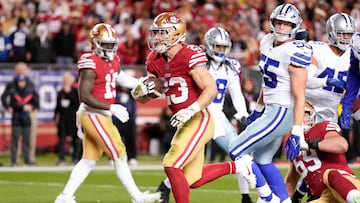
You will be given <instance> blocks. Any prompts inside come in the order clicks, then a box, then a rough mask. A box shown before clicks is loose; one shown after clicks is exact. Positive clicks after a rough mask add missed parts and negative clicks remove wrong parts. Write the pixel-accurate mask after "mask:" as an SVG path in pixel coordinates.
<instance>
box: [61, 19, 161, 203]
mask: <svg viewBox="0 0 360 203" xmlns="http://www.w3.org/2000/svg"><path fill="white" fill-rule="evenodd" d="M90 38H91V44H92V50H93V51H92V52H90V53H84V54H82V55H81V57H80V59H79V60H78V69H79V70H78V74H79V86H78V89H79V98H80V102H81V104H80V107H79V110H78V113H77V117H78V118H77V122H78V124H79V125H80V126H79V129H80V130H81V132H80V133H79V134H80V135H82V139H83V156H82V159H81V160H80V161H79V162H78V163H77V164H76V165H75V167H74V168H73V170H72V172H71V175H70V178H69V180H68V182H67V184H66V186H65V188H64V190H63V191H62V192H61V193H60V195H59V196H58V197H57V198H56V200H55V203H75V202H76V201H75V197H74V193H75V191H76V190H77V188H78V187H79V186H80V185H81V183H82V182H83V181H84V180H85V179H86V177H87V176H88V175H89V173H90V171H91V170H92V168H94V167H95V164H96V161H97V160H99V159H100V158H101V157H102V155H103V153H104V152H105V153H106V154H107V155H108V156H109V157H111V158H112V159H113V160H114V165H115V172H116V175H117V177H118V178H119V180H120V181H121V182H122V184H123V185H124V186H125V188H126V190H127V191H128V193H129V194H130V196H131V198H132V201H133V202H136V203H153V202H155V201H158V200H159V199H160V193H154V194H151V193H148V192H141V191H140V190H139V189H138V187H137V186H136V184H135V181H134V179H133V177H132V175H131V172H130V170H129V167H128V164H127V156H126V149H125V145H124V144H123V142H122V141H121V138H120V135H119V132H118V130H117V128H116V127H115V125H114V124H113V123H112V120H111V116H112V115H113V116H116V117H117V118H118V119H119V120H120V121H121V122H126V121H127V120H128V119H129V114H128V112H127V110H126V108H125V107H124V106H122V105H120V104H114V103H115V92H116V91H115V84H116V82H118V83H120V84H121V85H124V86H126V87H130V88H131V87H134V86H135V85H136V84H137V79H135V78H132V77H130V76H126V75H125V74H124V72H123V71H122V70H119V69H120V61H119V57H118V55H117V54H116V49H117V47H118V37H117V34H116V33H115V30H114V29H113V28H112V27H111V26H110V25H109V24H105V23H99V24H96V25H95V26H94V27H93V28H92V29H91V31H90Z"/></svg>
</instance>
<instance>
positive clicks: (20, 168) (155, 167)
mask: <svg viewBox="0 0 360 203" xmlns="http://www.w3.org/2000/svg"><path fill="white" fill-rule="evenodd" d="M276 166H277V167H278V168H281V169H286V168H288V167H289V165H288V164H286V163H281V164H276ZM349 166H350V168H360V164H349ZM73 167H74V166H33V167H26V166H17V167H10V166H2V167H0V172H47V171H49V172H53V171H71V170H72V169H73ZM129 167H130V169H131V170H134V171H139V170H146V171H150V170H163V167H162V165H158V164H156V165H137V166H129ZM93 170H94V171H111V170H114V166H110V165H107V166H106V165H99V166H95V168H94V169H93Z"/></svg>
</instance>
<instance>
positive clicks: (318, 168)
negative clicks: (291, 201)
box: [285, 102, 360, 203]
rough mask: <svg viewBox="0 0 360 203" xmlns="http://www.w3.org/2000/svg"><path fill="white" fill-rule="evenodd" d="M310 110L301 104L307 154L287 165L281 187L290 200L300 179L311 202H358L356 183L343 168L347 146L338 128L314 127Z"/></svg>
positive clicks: (326, 123) (328, 124)
mask: <svg viewBox="0 0 360 203" xmlns="http://www.w3.org/2000/svg"><path fill="white" fill-rule="evenodd" d="M315 123H316V114H315V111H314V107H313V106H312V105H311V104H310V103H308V102H307V103H306V104H305V116H304V121H303V126H304V132H305V140H306V142H307V143H308V145H309V150H308V151H302V152H301V155H300V156H298V157H297V158H296V159H294V160H293V161H292V162H291V163H290V164H291V167H290V168H289V170H288V172H287V174H286V178H285V183H286V189H287V191H288V193H289V195H290V196H292V194H293V193H294V192H295V188H296V184H297V182H298V180H299V178H300V176H302V178H304V180H305V182H306V184H307V185H308V187H309V189H310V191H311V193H312V195H314V196H315V198H318V199H316V200H313V201H311V202H319V203H320V202H321V203H322V202H324V203H325V202H332V203H333V202H339V203H340V202H349V203H354V202H356V203H357V202H360V191H359V189H360V180H359V179H358V178H356V176H355V174H354V172H353V171H352V170H351V169H350V167H349V166H348V165H347V162H346V158H345V154H344V153H345V152H346V151H347V149H348V143H347V141H346V140H345V138H344V137H342V135H341V129H340V127H339V126H338V124H336V123H334V122H332V121H323V122H319V123H316V124H315Z"/></svg>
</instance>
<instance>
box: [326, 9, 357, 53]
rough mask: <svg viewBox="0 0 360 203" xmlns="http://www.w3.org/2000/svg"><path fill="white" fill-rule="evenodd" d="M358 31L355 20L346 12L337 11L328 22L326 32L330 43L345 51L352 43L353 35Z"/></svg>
mask: <svg viewBox="0 0 360 203" xmlns="http://www.w3.org/2000/svg"><path fill="white" fill-rule="evenodd" d="M355 32H356V27H355V22H354V20H353V18H352V17H351V16H349V15H348V14H346V13H336V14H334V15H332V16H330V18H329V19H328V20H327V22H326V34H327V36H328V39H329V43H330V44H331V45H333V46H335V47H337V48H339V49H340V50H343V51H345V50H346V49H347V48H348V47H349V44H350V40H351V37H352V36H353V34H354V33H355Z"/></svg>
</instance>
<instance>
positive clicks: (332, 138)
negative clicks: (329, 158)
mask: <svg viewBox="0 0 360 203" xmlns="http://www.w3.org/2000/svg"><path fill="white" fill-rule="evenodd" d="M318 147H319V150H320V151H323V152H328V153H335V154H343V153H345V152H346V151H347V150H348V147H349V145H348V142H347V141H346V140H345V138H344V137H343V136H341V135H339V134H338V133H337V132H336V131H329V132H327V133H326V135H325V139H323V140H321V141H320V142H319V143H318Z"/></svg>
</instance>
